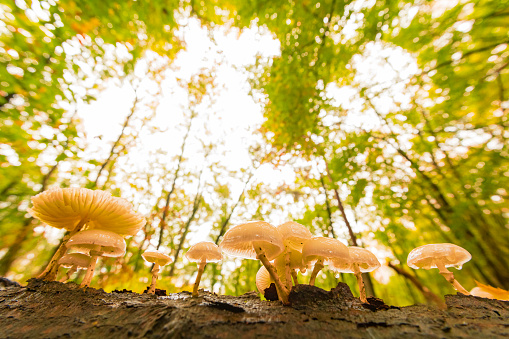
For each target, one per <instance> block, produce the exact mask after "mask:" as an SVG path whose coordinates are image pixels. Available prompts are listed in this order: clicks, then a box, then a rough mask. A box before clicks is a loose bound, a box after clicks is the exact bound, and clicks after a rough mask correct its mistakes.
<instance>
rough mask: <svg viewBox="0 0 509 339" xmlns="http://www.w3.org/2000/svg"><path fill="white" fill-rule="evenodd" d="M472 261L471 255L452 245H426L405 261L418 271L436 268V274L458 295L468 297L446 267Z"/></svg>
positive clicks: (412, 253) (417, 249) (409, 255)
mask: <svg viewBox="0 0 509 339" xmlns="http://www.w3.org/2000/svg"><path fill="white" fill-rule="evenodd" d="M470 259H472V255H471V254H470V253H469V252H468V251H467V250H466V249H464V248H462V247H460V246H458V245H454V244H448V243H444V244H428V245H423V246H420V247H417V248H414V249H413V250H412V251H411V252H410V253H409V254H408V259H407V264H408V266H410V267H412V268H415V269H419V268H423V269H425V270H429V269H432V268H438V270H439V271H438V272H439V273H440V274H441V275H442V276H443V277H444V278H445V279H446V280H447V281H448V282H449V283H450V284H452V285H453V287H454V288H455V289H456V290H457V291H458V292H460V293H462V294H466V295H470V293H469V292H468V291H467V290H466V289H464V288H463V286H461V284H460V283H459V282H458V281H457V280H456V279H455V278H454V273H452V272H451V271H449V270H448V269H447V267H456V268H457V269H461V266H462V265H463V264H464V263H466V262H467V261H469V260H470Z"/></svg>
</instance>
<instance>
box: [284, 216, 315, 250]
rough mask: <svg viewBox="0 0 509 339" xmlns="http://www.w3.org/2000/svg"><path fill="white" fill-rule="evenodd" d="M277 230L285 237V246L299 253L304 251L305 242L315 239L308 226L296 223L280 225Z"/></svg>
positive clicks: (290, 222) (289, 222)
mask: <svg viewBox="0 0 509 339" xmlns="http://www.w3.org/2000/svg"><path fill="white" fill-rule="evenodd" d="M277 230H278V231H279V233H280V234H281V236H282V237H283V242H284V244H285V246H289V247H290V248H292V249H294V250H297V251H302V246H304V242H305V241H306V240H308V239H311V237H313V235H312V234H311V231H309V230H308V229H307V227H306V226H304V225H301V224H299V223H297V222H295V221H288V222H285V223H284V224H281V225H279V226H278V227H277Z"/></svg>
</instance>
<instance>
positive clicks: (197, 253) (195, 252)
mask: <svg viewBox="0 0 509 339" xmlns="http://www.w3.org/2000/svg"><path fill="white" fill-rule="evenodd" d="M185 256H186V258H187V259H188V260H189V261H191V262H195V263H197V264H198V275H197V276H196V280H195V282H194V287H193V297H197V296H198V286H199V285H200V280H201V276H202V274H203V271H204V270H205V265H207V263H209V262H219V261H221V259H223V255H222V254H221V251H220V250H219V247H218V246H217V245H216V244H214V243H213V242H209V241H202V242H199V243H197V244H195V245H193V246H191V248H190V249H189V250H188V251H187V253H186V254H185Z"/></svg>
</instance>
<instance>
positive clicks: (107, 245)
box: [66, 230, 126, 287]
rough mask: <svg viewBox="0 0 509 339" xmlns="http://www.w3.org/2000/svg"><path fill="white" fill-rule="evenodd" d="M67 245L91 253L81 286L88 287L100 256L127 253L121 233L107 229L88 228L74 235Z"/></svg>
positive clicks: (114, 255)
mask: <svg viewBox="0 0 509 339" xmlns="http://www.w3.org/2000/svg"><path fill="white" fill-rule="evenodd" d="M66 246H67V247H68V248H73V249H74V250H76V251H78V252H79V251H87V252H89V253H90V257H91V258H90V263H89V265H88V268H87V273H86V274H85V277H84V278H83V281H82V282H81V285H80V287H88V286H89V285H90V282H91V281H92V276H93V275H94V270H95V265H96V264H97V259H98V258H99V257H120V256H123V255H124V254H125V249H126V244H125V240H124V238H123V237H122V236H121V235H118V234H117V233H115V232H111V231H105V230H86V231H81V232H78V233H76V234H75V235H73V236H72V237H71V238H70V239H69V241H68V242H67V244H66Z"/></svg>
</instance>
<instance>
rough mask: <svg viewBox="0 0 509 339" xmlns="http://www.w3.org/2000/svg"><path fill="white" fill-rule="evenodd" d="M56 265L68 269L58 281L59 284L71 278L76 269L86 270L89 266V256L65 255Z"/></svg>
mask: <svg viewBox="0 0 509 339" xmlns="http://www.w3.org/2000/svg"><path fill="white" fill-rule="evenodd" d="M58 264H59V265H60V266H62V267H66V268H69V271H67V274H66V275H65V276H64V277H63V278H62V279H60V280H59V281H60V282H64V281H67V280H69V278H71V275H72V274H73V273H74V272H76V271H77V270H78V269H82V268H87V267H88V265H89V264H90V256H88V255H86V254H82V253H67V254H66V255H64V256H63V257H62V258H60V260H59V261H58Z"/></svg>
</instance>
